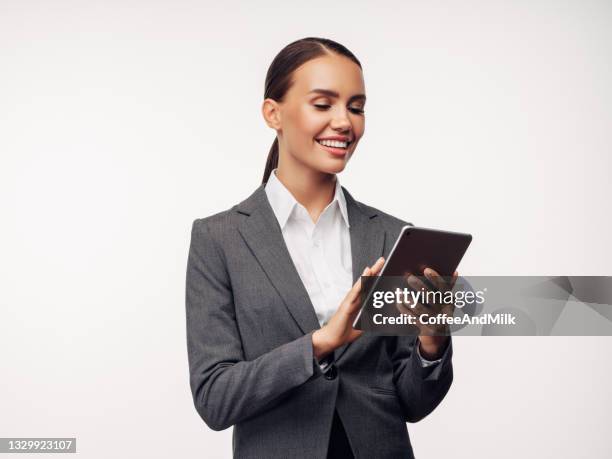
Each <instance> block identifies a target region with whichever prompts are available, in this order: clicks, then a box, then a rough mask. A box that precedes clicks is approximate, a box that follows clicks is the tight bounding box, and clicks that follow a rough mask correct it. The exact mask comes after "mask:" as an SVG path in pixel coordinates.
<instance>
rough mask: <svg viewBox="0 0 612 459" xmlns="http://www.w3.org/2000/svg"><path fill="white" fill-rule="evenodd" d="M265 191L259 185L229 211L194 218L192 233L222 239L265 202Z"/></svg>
mask: <svg viewBox="0 0 612 459" xmlns="http://www.w3.org/2000/svg"><path fill="white" fill-rule="evenodd" d="M265 199H266V198H265V189H264V186H263V185H260V186H259V187H258V188H257V189H255V191H253V192H252V193H251V194H250V195H249V196H248V197H246V198H245V199H243V200H242V201H240V202H239V203H237V204H234V205H233V206H232V207H230V208H229V209H226V210H223V211H220V212H217V213H214V214H212V215H209V216H207V217H202V218H196V219H195V220H194V221H193V226H192V232H197V233H200V234H205V235H207V236H209V237H212V238H213V239H216V240H222V239H224V236H227V235H228V234H230V233H232V232H233V230H235V229H237V228H238V226H239V225H240V224H241V223H242V221H243V220H244V219H245V218H247V217H248V216H249V215H250V213H251V212H252V211H253V210H255V209H256V208H257V207H259V206H260V205H261V204H262V203H263V202H264V200H265Z"/></svg>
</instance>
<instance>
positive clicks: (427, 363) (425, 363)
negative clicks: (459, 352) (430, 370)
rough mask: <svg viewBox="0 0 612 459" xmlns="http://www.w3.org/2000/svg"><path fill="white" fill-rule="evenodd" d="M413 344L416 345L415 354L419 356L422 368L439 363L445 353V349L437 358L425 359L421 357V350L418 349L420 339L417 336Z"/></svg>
mask: <svg viewBox="0 0 612 459" xmlns="http://www.w3.org/2000/svg"><path fill="white" fill-rule="evenodd" d="M415 346H416V349H417V350H416V353H417V356H418V357H419V360H420V361H421V365H422V367H423V368H427V367H430V366H432V365H436V364H438V363H440V362H441V361H442V359H443V358H444V355H445V354H446V351H444V354H442V357H440V358H439V359H436V360H427V359H426V358H425V357H423V356H422V355H421V350H420V347H421V340H419V339H418V338H417V340H416V344H415ZM447 350H448V345H447Z"/></svg>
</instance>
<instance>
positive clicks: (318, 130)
mask: <svg viewBox="0 0 612 459" xmlns="http://www.w3.org/2000/svg"><path fill="white" fill-rule="evenodd" d="M278 105H279V113H280V116H279V118H278V119H279V126H280V128H278V129H277V134H278V140H279V148H280V155H281V158H280V161H281V162H282V161H287V160H289V162H298V163H301V165H305V166H306V167H308V168H310V169H313V170H316V171H319V172H324V173H328V174H336V173H338V172H341V171H342V170H343V169H344V167H345V166H346V164H347V162H348V161H349V159H350V158H351V156H352V154H353V152H354V151H355V148H356V147H357V143H358V142H359V139H361V136H362V135H363V133H364V130H365V114H364V107H365V86H364V81H363V74H362V71H361V68H360V67H359V66H358V65H357V64H355V63H354V62H353V61H351V60H350V59H348V58H347V57H344V56H340V55H337V54H328V55H325V56H322V57H318V58H316V59H313V60H310V61H308V62H306V63H305V64H303V65H302V66H301V67H299V68H298V69H297V70H296V71H295V72H294V74H293V85H292V86H291V88H290V89H289V90H288V91H287V93H286V94H285V98H284V100H283V102H281V103H280V104H278Z"/></svg>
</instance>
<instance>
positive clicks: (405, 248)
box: [353, 226, 472, 328]
mask: <svg viewBox="0 0 612 459" xmlns="http://www.w3.org/2000/svg"><path fill="white" fill-rule="evenodd" d="M471 242H472V235H471V234H467V233H455V232H452V231H442V230H437V229H431V228H419V227H416V226H404V227H403V228H402V230H401V231H400V234H399V236H398V237H397V239H396V241H395V244H394V245H393V248H392V249H391V251H390V252H389V255H388V256H387V259H386V260H385V264H384V265H383V267H382V269H381V271H380V274H379V277H380V276H404V275H405V274H406V273H412V274H414V275H416V276H422V275H423V270H424V269H425V268H427V267H429V268H432V269H434V270H435V271H436V272H437V273H438V274H440V275H441V276H443V277H451V276H452V275H453V273H454V272H455V270H456V269H457V266H459V262H460V261H461V259H462V258H463V255H464V254H465V252H466V250H467V248H468V246H469V245H470V243H471ZM377 282H378V281H376V282H374V283H372V284H371V285H372V287H371V288H370V289H369V291H368V293H367V294H365V295H363V299H364V301H363V302H362V304H361V309H360V310H359V313H358V314H357V317H356V318H355V321H354V322H353V328H357V324H358V322H359V319H360V318H361V313H362V312H363V308H364V306H365V305H366V304H367V302H368V299H369V295H370V294H371V293H372V291H373V290H374V288H375V287H376V283H377Z"/></svg>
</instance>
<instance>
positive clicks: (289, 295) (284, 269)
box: [237, 185, 320, 334]
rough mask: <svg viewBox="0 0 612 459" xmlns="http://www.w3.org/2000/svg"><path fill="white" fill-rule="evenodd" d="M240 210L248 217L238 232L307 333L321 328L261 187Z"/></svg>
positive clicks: (244, 202)
mask: <svg viewBox="0 0 612 459" xmlns="http://www.w3.org/2000/svg"><path fill="white" fill-rule="evenodd" d="M237 211H238V212H240V213H242V214H244V215H248V216H249V217H248V218H246V219H244V221H243V222H242V223H241V224H240V226H239V228H238V230H239V231H240V234H242V237H243V238H244V240H245V242H246V243H247V245H248V246H249V248H250V249H251V251H252V252H253V255H255V258H257V261H258V262H259V264H260V265H261V267H262V268H263V270H264V271H265V273H266V275H267V276H268V279H269V280H270V282H271V283H272V285H274V288H275V289H276V290H277V291H278V293H279V295H280V296H281V298H282V299H283V302H284V303H285V306H286V307H287V309H288V310H289V313H290V314H291V316H292V317H293V318H294V319H295V321H296V323H297V325H298V326H299V327H300V329H301V330H302V332H303V333H304V334H307V333H309V332H311V331H312V330H316V329H318V328H320V325H319V321H318V319H317V315H316V313H315V310H314V306H313V305H312V302H311V301H310V297H309V296H308V292H307V291H306V288H305V287H304V284H303V283H302V280H301V279H300V276H299V274H298V272H297V270H296V269H295V265H294V264H293V261H292V259H291V255H290V254H289V250H288V249H287V245H286V244H285V240H284V239H283V234H282V231H281V228H280V226H279V224H278V220H277V219H276V217H275V215H274V211H273V210H272V207H271V206H270V203H269V201H268V198H267V196H266V192H265V187H264V185H261V186H260V187H259V188H257V190H255V192H254V193H253V194H252V195H251V196H250V197H249V198H247V199H246V200H245V201H243V202H242V203H240V204H238V208H237Z"/></svg>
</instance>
